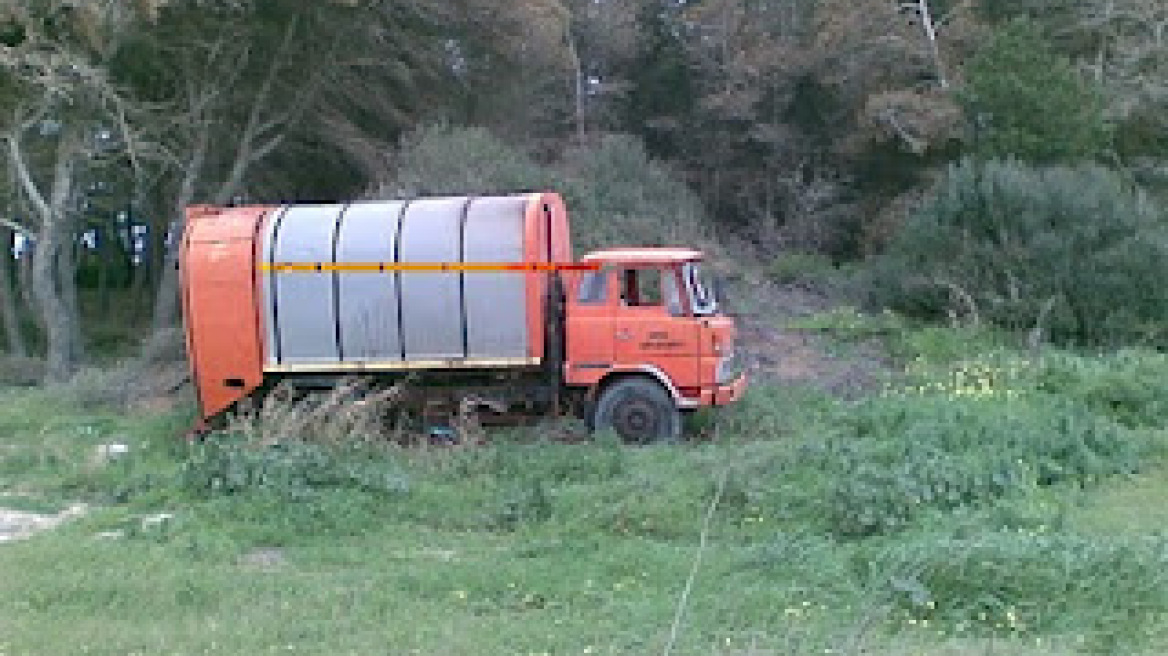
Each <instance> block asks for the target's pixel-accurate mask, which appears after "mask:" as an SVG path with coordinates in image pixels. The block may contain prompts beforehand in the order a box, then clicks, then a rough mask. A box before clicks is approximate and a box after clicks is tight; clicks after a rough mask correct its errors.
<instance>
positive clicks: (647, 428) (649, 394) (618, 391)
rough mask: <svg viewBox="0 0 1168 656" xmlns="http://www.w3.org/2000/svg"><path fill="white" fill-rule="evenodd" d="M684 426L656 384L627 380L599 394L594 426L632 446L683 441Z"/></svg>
mask: <svg viewBox="0 0 1168 656" xmlns="http://www.w3.org/2000/svg"><path fill="white" fill-rule="evenodd" d="M681 423H682V422H681V411H680V410H678V409H677V405H676V404H675V403H674V402H673V398H672V397H670V396H669V393H668V392H666V391H665V388H663V387H661V385H660V384H658V383H657V381H654V380H649V379H647V378H625V379H622V380H618V381H616V382H615V383H613V384H611V385H608V386H607V387H605V388H604V389H603V390H602V391H601V392H600V398H598V399H597V400H596V405H595V409H594V410H593V412H592V422H591V425H592V429H593V430H597V431H602V430H608V429H611V430H613V431H615V432H616V434H617V435H619V436H620V438H621V439H622V440H624V441H625V442H627V443H629V444H656V443H661V442H676V441H677V440H678V439H680V438H681Z"/></svg>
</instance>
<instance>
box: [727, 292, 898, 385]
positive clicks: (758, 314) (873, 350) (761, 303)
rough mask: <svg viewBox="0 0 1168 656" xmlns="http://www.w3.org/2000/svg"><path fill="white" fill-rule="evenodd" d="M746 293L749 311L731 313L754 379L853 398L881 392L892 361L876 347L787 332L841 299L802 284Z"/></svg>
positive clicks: (836, 303)
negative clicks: (835, 343) (793, 323)
mask: <svg viewBox="0 0 1168 656" xmlns="http://www.w3.org/2000/svg"><path fill="white" fill-rule="evenodd" d="M747 291H748V292H749V294H750V305H749V310H745V311H736V310H735V309H734V308H732V309H731V311H732V312H733V313H734V314H735V316H736V317H737V318H738V320H739V331H740V339H741V345H742V348H744V349H745V351H746V353H747V361H748V367H749V371H750V373H751V377H752V380H754V381H757V382H761V383H776V384H783V383H788V384H799V385H808V386H811V387H815V388H818V389H822V390H824V391H827V392H831V393H833V394H838V395H840V396H845V397H849V398H851V397H855V396H857V395H860V394H863V393H864V392H866V391H868V390H871V389H873V388H875V387H878V386H879V384H880V382H881V380H882V378H883V376H884V375H885V374H886V373H887V372H888V371H889V369H890V367H891V365H892V363H891V360H890V358H889V357H888V355H887V354H886V353H884V352H883V349H882V348H881V347H880V345H878V344H874V343H873V344H862V345H856V346H849V347H848V348H846V349H841V348H828V347H827V345H825V344H824V342H823V339H822V338H821V337H819V336H818V335H814V334H810V333H806V332H802V331H798V330H792V329H790V328H787V327H786V324H787V323H788V322H789V321H790V320H792V319H797V318H799V317H806V316H810V315H813V314H818V313H821V312H826V311H828V310H830V309H832V308H833V307H836V306H838V305H839V304H840V300H839V299H837V298H833V297H832V296H829V295H828V294H827V293H824V292H818V291H813V290H810V289H807V288H805V287H800V286H798V285H775V284H772V283H758V284H754V285H751V286H750V287H749V288H747ZM736 305H737V306H742V305H743V302H742V301H741V300H739V302H738V303H737V304H736Z"/></svg>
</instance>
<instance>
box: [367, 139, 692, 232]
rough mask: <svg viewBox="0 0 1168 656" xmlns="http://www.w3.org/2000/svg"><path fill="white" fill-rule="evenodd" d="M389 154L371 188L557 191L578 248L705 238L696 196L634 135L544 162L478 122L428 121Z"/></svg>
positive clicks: (399, 192) (384, 192)
mask: <svg viewBox="0 0 1168 656" xmlns="http://www.w3.org/2000/svg"><path fill="white" fill-rule="evenodd" d="M396 161H397V162H398V167H397V169H396V170H395V171H394V172H393V173H392V174H391V175H388V176H386V178H385V179H384V180H383V181H382V182H381V183H380V184H379V185H378V188H377V189H376V190H375V191H374V193H373V196H375V197H380V198H390V197H402V196H420V195H444V194H445V195H449V194H468V193H481V194H499V193H513V192H518V191H544V190H551V191H559V192H560V193H562V194H563V195H564V197H565V199H566V200H567V203H568V208H569V211H570V212H571V215H572V237H573V240H574V242H575V243H576V245H577V247H578V248H582V249H593V248H597V247H601V246H615V245H643V246H652V245H669V246H673V245H699V244H702V243H710V242H711V241H712V240H711V239H710V238H709V236H708V234H707V231H706V229H705V227H704V220H705V219H704V212H703V210H702V207H701V202H700V201H699V200H698V198H697V196H696V195H695V194H694V193H693V192H692V191H691V190H690V189H689V188H688V187H687V186H686V185H685V183H683V182H681V181H680V180H679V179H677V178H676V177H674V175H673V173H672V172H671V171H669V170H668V169H667V168H666V167H665V165H664V164H662V163H660V162H657V161H654V160H652V159H651V158H650V157H649V155H648V153H647V152H646V151H645V148H644V147H643V146H642V145H641V142H640V141H639V140H637V139H636V138H635V137H631V136H626V135H609V136H606V137H604V138H602V139H600V141H599V142H597V143H595V144H589V145H587V146H582V147H578V148H576V149H574V150H571V151H569V152H568V153H566V154H565V155H564V157H563V158H562V159H561V160H560V161H558V162H553V163H551V165H548V166H545V165H541V164H540V163H538V162H536V161H535V160H533V159H532V158H531V157H529V156H528V155H527V154H526V153H525V152H523V151H522V150H520V149H518V148H516V147H514V146H512V145H511V144H508V143H506V142H504V141H502V140H500V139H498V138H497V137H495V136H494V135H493V134H491V132H490V131H488V130H486V129H485V128H478V127H452V126H448V125H434V126H429V127H423V128H419V129H418V130H416V131H415V132H413V133H411V134H410V135H408V136H407V137H406V138H405V139H403V140H402V144H401V147H400V150H399V151H398V153H397V156H396Z"/></svg>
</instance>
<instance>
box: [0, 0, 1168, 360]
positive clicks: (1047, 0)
mask: <svg viewBox="0 0 1168 656" xmlns="http://www.w3.org/2000/svg"><path fill="white" fill-rule="evenodd" d="M1166 39H1168V8H1166V6H1165V5H1164V4H1163V3H1162V2H1161V1H1160V0H1081V1H1079V2H1075V3H1066V2H1061V1H1059V0H1011V1H1009V2H1006V1H1004V0H964V1H959V0H912V1H904V0H900V1H897V0H619V1H618V0H508V1H503V0H460V1H459V2H438V1H433V0H431V1H426V0H329V1H325V0H321V1H318V2H303V1H301V0H121V1H113V2H78V1H75V0H16V1H14V2H10V3H7V4H5V5H3V6H2V7H0V136H2V138H3V144H2V145H3V152H2V161H3V162H4V175H3V176H2V178H0V219H2V221H0V243H3V244H5V245H6V246H8V245H11V244H14V243H17V242H19V243H20V244H23V245H24V248H23V249H22V250H21V253H22V255H21V257H20V258H19V259H14V258H11V257H5V258H3V261H2V262H0V312H2V314H3V329H4V333H5V335H6V340H7V341H6V342H5V344H6V346H7V349H8V350H9V351H10V352H11V353H14V354H26V353H32V352H34V351H36V352H39V353H40V354H43V355H44V356H45V375H46V377H47V378H48V379H50V380H60V379H64V378H67V377H68V376H69V375H71V373H72V371H73V370H74V369H75V367H76V366H77V364H78V363H79V362H82V361H83V360H84V358H85V357H86V350H87V346H88V347H89V348H91V349H92V348H93V346H94V344H95V340H96V341H100V340H97V338H96V337H95V335H94V329H93V328H92V327H91V326H90V324H89V323H87V322H85V321H82V317H83V316H90V315H95V314H99V313H109V312H110V310H109V308H111V307H117V308H118V310H117V312H116V314H117V317H115V320H116V321H118V322H120V323H121V324H123V326H124V325H125V324H127V323H132V322H133V321H140V322H141V324H142V328H141V329H140V330H139V331H138V332H139V333H140V334H139V335H138V336H139V337H146V336H148V335H162V334H166V333H167V331H168V330H169V329H171V328H172V327H173V326H174V324H175V323H176V321H177V294H176V287H177V279H176V273H175V266H174V258H175V256H176V254H175V252H174V249H173V248H171V247H170V246H171V245H173V243H174V236H175V235H176V234H177V232H178V231H179V230H181V222H182V208H184V207H185V206H187V205H189V204H192V203H213V204H227V203H232V202H278V201H311V200H338V199H345V198H352V197H355V196H360V195H363V194H368V193H371V192H373V191H374V190H375V189H378V188H382V189H384V188H386V181H387V180H394V179H395V172H396V171H397V170H398V169H399V168H401V166H402V160H403V157H404V155H403V153H402V147H403V144H409V143H417V141H418V139H417V138H416V136H415V135H417V134H418V133H417V132H416V131H417V130H419V129H422V128H425V127H426V126H433V125H435V124H446V125H451V126H462V125H467V126H479V127H481V128H485V129H487V130H489V132H490V134H492V135H493V138H495V139H498V140H499V141H500V142H501V143H503V144H506V145H507V146H508V148H509V149H510V150H508V151H507V152H508V153H512V152H514V153H517V154H518V155H517V156H522V157H523V158H524V161H528V160H530V161H531V162H535V163H536V164H542V165H546V166H548V167H553V166H554V167H559V169H561V170H562V169H564V167H565V166H566V165H565V162H568V163H571V162H574V161H576V162H578V161H589V160H587V158H582V157H581V156H580V153H581V152H585V151H588V150H589V149H596V148H609V149H610V150H611V143H612V142H610V141H608V139H609V137H610V135H613V134H622V135H628V136H627V137H624V138H625V139H626V140H627V139H629V138H631V139H634V140H635V141H639V142H640V146H638V148H640V147H643V151H644V152H647V153H648V155H649V156H650V157H652V158H653V159H655V160H657V161H658V162H661V163H662V164H663V166H664V168H662V167H661V166H658V165H656V164H655V165H654V171H655V173H654V175H657V174H658V173H659V172H660V171H661V170H666V171H669V172H670V175H672V176H674V177H675V178H676V179H677V180H679V181H680V182H682V183H684V184H685V185H687V186H688V187H689V189H690V190H692V192H693V193H694V194H696V197H697V198H698V199H699V200H700V203H701V205H702V207H703V208H704V212H703V213H704V215H705V217H707V218H705V219H703V220H704V221H705V223H706V224H707V227H708V228H710V229H712V230H714V231H716V232H718V233H722V234H733V235H735V238H736V239H740V240H743V241H746V242H751V243H753V244H755V245H756V246H757V247H758V249H759V252H760V253H763V254H766V253H772V252H777V251H778V250H779V249H782V248H794V249H799V250H804V251H812V252H818V253H822V254H824V255H827V256H829V257H831V258H833V259H835V260H837V261H840V260H846V259H855V258H860V257H865V256H868V255H871V254H873V253H877V252H879V251H880V250H881V249H882V248H883V247H884V245H885V244H886V243H888V241H889V240H890V239H891V238H892V237H893V236H894V235H895V234H896V232H897V230H898V228H899V227H900V226H901V225H903V224H904V219H905V217H906V215H907V214H908V213H909V209H910V208H913V207H915V206H916V205H917V204H918V203H919V200H920V198H921V197H922V195H923V192H924V191H925V190H927V189H928V188H929V187H930V186H931V185H932V184H933V182H934V181H935V179H936V178H937V177H938V173H939V172H942V171H944V170H946V167H947V166H948V165H949V164H950V163H952V162H954V161H957V160H959V159H961V158H963V157H973V158H981V159H989V158H1014V159H1017V160H1020V161H1022V162H1026V163H1029V164H1033V165H1036V166H1050V165H1064V164H1072V165H1077V164H1080V163H1082V162H1094V163H1096V164H1099V165H1102V166H1104V167H1107V168H1109V169H1112V170H1114V171H1117V172H1119V173H1120V175H1122V176H1123V177H1124V179H1127V180H1131V181H1134V182H1138V183H1139V184H1141V185H1144V186H1146V187H1149V188H1155V187H1156V186H1157V185H1160V186H1163V183H1164V177H1165V176H1164V170H1165V161H1166V160H1168V111H1165V109H1168V43H1165V40H1166ZM428 134H429V133H428ZM604 144H608V146H605V145H604ZM473 155H475V154H468V155H467V158H468V159H474V156H473ZM450 157H454V158H457V156H456V155H450ZM570 168H571V167H570V166H568V170H569V171H570ZM560 175H563V174H562V173H561V174H560ZM569 175H570V173H569ZM547 179H552V178H547ZM543 181H544V180H543V179H541V180H536V181H533V183H532V184H541V183H543ZM595 186H597V185H593V187H595ZM582 188H589V187H587V186H586V185H585V186H583V187H582ZM660 220H661V221H662V223H663V224H668V222H669V217H660ZM140 226H145V227H144V228H142V227H140ZM87 304H89V305H92V306H93V308H92V309H91V310H86V306H87ZM83 327H84V328H85V331H83V330H82V328H83Z"/></svg>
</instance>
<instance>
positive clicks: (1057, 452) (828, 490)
mask: <svg viewBox="0 0 1168 656" xmlns="http://www.w3.org/2000/svg"><path fill="white" fill-rule="evenodd" d="M949 339H950V338H944V340H949ZM903 341H904V342H905V343H908V342H911V339H909V338H904V339H903ZM925 341H927V340H925ZM907 355H908V356H909V357H907V358H906V361H908V362H910V363H912V364H911V366H910V367H909V370H908V371H907V372H906V373H905V375H904V376H903V378H902V379H900V380H899V382H897V383H896V384H895V385H892V386H891V387H890V388H889V389H888V391H887V392H885V393H884V394H883V395H878V396H875V397H872V398H868V399H864V400H861V401H858V402H854V403H845V402H842V401H838V400H836V399H833V398H830V397H828V396H825V395H823V394H821V393H818V392H814V391H812V390H807V389H802V388H765V387H757V388H755V389H753V390H752V391H751V393H750V395H749V396H748V397H747V399H745V401H744V402H743V403H742V404H740V405H739V406H737V407H735V408H733V409H730V410H728V411H727V412H725V413H722V414H718V415H707V416H703V417H699V418H697V419H696V421H695V422H694V423H695V426H696V428H698V429H699V430H700V432H701V433H702V434H703V435H704V436H706V437H707V438H708V437H712V436H713V435H715V434H716V435H717V436H718V440H717V441H708V440H697V441H693V442H691V443H689V444H687V445H683V446H677V447H667V448H627V447H624V446H621V445H619V444H616V443H614V442H613V441H612V440H609V439H603V438H602V439H600V440H598V441H597V442H594V443H591V444H584V445H563V444H554V443H546V442H543V441H541V440H540V438H539V436H538V434H536V433H534V432H523V431H518V432H516V431H510V432H504V433H499V434H496V435H494V436H493V442H492V445H490V446H484V447H475V448H454V449H435V448H416V449H399V448H381V447H376V446H369V445H366V446H360V447H349V448H343V449H337V448H332V447H325V446H322V445H317V444H313V443H311V442H309V443H306V444H302V443H294V444H289V445H287V446H285V447H284V448H283V449H282V450H279V451H272V450H257V449H256V448H254V447H252V446H250V445H247V444H238V443H233V442H217V443H215V444H214V445H210V446H196V447H190V446H187V445H185V444H184V443H183V442H182V441H181V440H179V439H178V436H179V435H180V434H181V433H182V431H183V429H184V428H185V426H186V425H187V422H189V421H190V414H191V413H190V411H189V410H181V411H177V412H174V413H170V414H162V415H148V416H126V415H125V413H121V412H114V411H104V410H100V409H97V410H84V409H81V408H80V407H79V406H78V405H77V404H76V403H75V402H74V401H73V400H72V399H71V398H70V395H69V394H67V393H62V392H60V391H43V390H33V391H27V390H26V391H5V392H0V493H3V494H5V495H14V496H5V497H0V506H5V507H13V506H16V505H20V504H23V506H22V508H24V509H28V510H45V511H49V510H56V509H60V508H63V507H67V506H68V505H69V504H71V503H73V502H85V503H88V504H91V510H90V512H89V513H88V514H86V515H85V516H84V517H83V518H81V519H77V520H74V521H72V522H70V523H68V524H66V525H65V526H63V527H61V528H58V529H56V530H53V531H50V532H46V533H42V534H39V535H37V536H35V537H33V538H32V539H29V540H27V541H23V542H19V543H8V544H0V573H3V575H0V654H4V655H5V656H8V655H15V654H29V655H33V654H62V653H91V654H129V653H142V654H155V653H167V654H205V653H211V654H265V653H310V654H347V653H352V654H380V653H393V654H410V653H417V654H646V653H662V651H663V649H664V647H665V645H666V643H667V642H668V640H669V636H670V631H671V626H672V623H673V620H674V616H675V613H676V610H677V603H678V599H679V596H680V595H681V592H682V590H683V588H684V587H685V584H686V580H687V577H688V575H689V573H690V570H691V567H692V565H693V563H694V558H695V555H696V554H697V552H698V548H699V542H700V540H699V537H700V535H699V534H700V531H701V526H702V520H703V517H704V515H705V513H706V511H707V508H708V507H709V504H710V502H711V499H712V498H713V497H714V495H715V492H716V490H717V489H718V481H719V480H720V479H722V478H723V477H725V481H726V483H725V486H724V488H723V489H722V493H721V496H720V500H719V504H718V506H717V508H716V511H715V513H714V515H713V518H714V519H713V522H712V524H711V530H710V533H709V536H708V537H709V540H708V545H707V548H706V551H705V552H704V554H703V559H702V562H701V567H700V569H699V570H698V572H697V576H696V578H695V580H694V585H693V589H692V593H691V595H690V596H689V598H688V604H687V606H686V608H685V612H684V614H683V615H682V621H681V623H680V625H679V628H680V633H679V636H678V641H677V645H676V648H675V650H674V652H673V653H674V654H702V655H706V654H710V655H713V654H718V655H723V654H725V655H730V654H734V655H747V654H749V655H752V656H753V655H756V654H824V653H833V654H859V653H867V654H888V655H890V656H891V655H893V654H897V655H899V654H930V655H953V656H973V655H979V656H980V655H983V654H991V653H992V654H1001V653H1009V654H1024V655H1029V654H1033V655H1046V654H1067V653H1125V654H1158V653H1164V652H1165V651H1166V650H1168V622H1165V618H1166V617H1168V580H1166V578H1165V576H1166V573H1168V569H1166V568H1165V563H1166V562H1168V537H1166V535H1165V532H1164V529H1163V527H1164V526H1165V520H1168V515H1166V514H1165V510H1164V507H1165V504H1164V503H1163V499H1164V498H1165V494H1166V493H1168V467H1166V466H1165V464H1164V460H1163V454H1164V452H1165V438H1164V430H1165V427H1166V425H1168V418H1162V417H1160V415H1159V412H1158V409H1159V408H1160V407H1162V404H1163V403H1166V402H1168V388H1165V387H1163V386H1156V385H1152V386H1151V387H1150V388H1149V386H1148V385H1147V384H1145V383H1146V382H1148V381H1155V380H1157V379H1158V377H1161V376H1162V377H1164V379H1168V363H1165V361H1164V360H1162V359H1158V356H1155V355H1154V354H1140V353H1136V352H1131V353H1126V354H1117V355H1110V356H1098V357H1084V356H1074V355H1069V354H1053V355H1052V356H1050V357H1048V358H1043V359H1041V360H1037V361H1035V360H1028V359H1026V358H1024V357H1022V356H1020V355H1017V354H1013V353H1010V352H1008V351H1001V350H999V351H994V352H993V353H989V354H986V355H979V354H977V353H976V351H974V350H969V351H967V353H966V356H965V357H964V358H956V357H948V356H946V357H923V354H922V353H920V352H917V353H911V352H909V353H907ZM918 356H921V357H918ZM1149 390H1150V391H1149ZM113 441H117V442H121V443H126V444H128V445H129V446H130V451H129V454H127V455H126V456H125V457H122V458H120V459H117V460H115V461H113V462H109V463H103V462H101V461H100V460H99V459H97V458H96V453H97V447H98V446H99V445H101V444H106V443H109V442H113ZM914 495H915V497H916V499H917V501H916V502H913V501H911V499H912V498H913V497H914ZM6 500H13V501H14V503H13V504H7V503H6ZM160 513H165V515H160ZM863 517H871V518H876V520H878V521H867V520H865V521H860V518H863Z"/></svg>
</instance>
